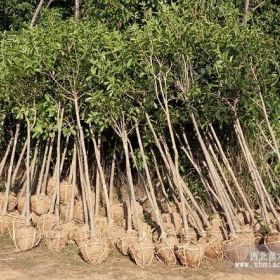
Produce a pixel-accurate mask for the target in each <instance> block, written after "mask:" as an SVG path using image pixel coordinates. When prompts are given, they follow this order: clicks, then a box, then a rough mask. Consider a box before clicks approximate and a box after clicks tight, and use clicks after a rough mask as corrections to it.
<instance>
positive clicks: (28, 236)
mask: <svg viewBox="0 0 280 280" xmlns="http://www.w3.org/2000/svg"><path fill="white" fill-rule="evenodd" d="M13 241H14V244H15V247H16V250H17V251H18V252H22V251H27V250H30V249H32V248H34V247H35V246H37V245H38V244H39V243H40V241H41V234H40V232H39V231H38V230H37V229H36V228H34V227H33V226H29V225H25V226H21V227H18V228H15V229H14V238H13Z"/></svg>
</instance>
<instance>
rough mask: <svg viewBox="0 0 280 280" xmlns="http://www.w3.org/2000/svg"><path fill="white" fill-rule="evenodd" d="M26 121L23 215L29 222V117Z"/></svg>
mask: <svg viewBox="0 0 280 280" xmlns="http://www.w3.org/2000/svg"><path fill="white" fill-rule="evenodd" d="M26 121H27V153H26V191H25V205H24V211H23V213H24V216H25V218H26V223H27V224H29V223H30V195H31V194H30V191H31V186H30V183H31V180H30V146H31V136H30V132H31V127H30V122H29V119H28V118H26Z"/></svg>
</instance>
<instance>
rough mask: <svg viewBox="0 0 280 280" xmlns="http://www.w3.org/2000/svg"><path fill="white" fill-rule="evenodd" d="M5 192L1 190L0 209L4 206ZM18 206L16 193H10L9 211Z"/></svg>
mask: <svg viewBox="0 0 280 280" xmlns="http://www.w3.org/2000/svg"><path fill="white" fill-rule="evenodd" d="M4 199H5V193H4V192H0V211H2V207H3V205H4ZM16 206H17V197H16V195H15V194H14V193H12V192H11V193H9V196H8V211H12V210H14V209H15V208H16Z"/></svg>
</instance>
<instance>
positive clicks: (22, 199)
mask: <svg viewBox="0 0 280 280" xmlns="http://www.w3.org/2000/svg"><path fill="white" fill-rule="evenodd" d="M24 206H25V196H21V195H19V196H18V198H17V210H18V211H19V213H22V212H23V209H24Z"/></svg>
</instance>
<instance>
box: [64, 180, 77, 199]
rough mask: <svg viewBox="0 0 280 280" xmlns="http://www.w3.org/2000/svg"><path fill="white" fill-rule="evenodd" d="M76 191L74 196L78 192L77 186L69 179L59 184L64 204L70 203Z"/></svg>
mask: <svg viewBox="0 0 280 280" xmlns="http://www.w3.org/2000/svg"><path fill="white" fill-rule="evenodd" d="M73 192H74V197H75V196H76V195H77V194H78V189H77V187H76V186H75V187H74V186H73V185H72V184H71V183H69V182H67V181H62V182H61V183H60V184H59V199H60V202H61V203H62V204H69V203H70V201H71V198H72V195H73Z"/></svg>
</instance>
